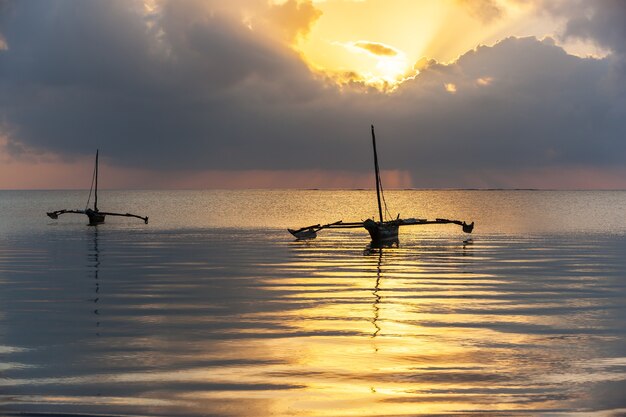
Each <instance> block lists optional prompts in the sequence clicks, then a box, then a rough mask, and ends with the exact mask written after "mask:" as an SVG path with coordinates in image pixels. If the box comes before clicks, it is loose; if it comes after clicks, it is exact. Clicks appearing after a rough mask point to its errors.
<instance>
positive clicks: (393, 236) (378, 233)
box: [287, 125, 474, 244]
mask: <svg viewBox="0 0 626 417" xmlns="http://www.w3.org/2000/svg"><path fill="white" fill-rule="evenodd" d="M372 146H373V148H374V171H375V174H376V198H377V200H378V216H379V221H375V220H373V219H367V220H365V221H361V222H347V223H344V222H343V221H341V220H340V221H337V222H334V223H328V224H323V225H322V224H315V225H312V226H306V227H302V228H300V229H297V230H294V229H287V230H288V231H289V233H291V234H292V235H294V236H295V237H296V239H300V240H305V239H314V238H316V237H317V232H319V231H320V230H323V229H357V228H365V230H367V231H368V232H369V234H370V237H371V238H372V243H374V244H383V243H385V242H393V241H397V240H398V229H399V228H400V226H417V225H425V224H458V225H459V226H461V228H462V229H463V231H464V232H465V233H472V231H473V230H474V222H471V223H469V224H468V223H466V222H465V221H463V222H462V221H460V220H449V219H440V218H438V219H435V220H427V219H415V218H409V219H401V218H400V215H399V214H398V217H397V218H395V219H391V220H385V218H384V216H383V207H382V202H381V197H382V201H383V202H384V201H385V197H384V195H383V186H382V182H381V180H380V170H379V168H378V155H377V153H376V134H375V133H374V126H373V125H372ZM385 212H386V213H388V210H387V204H386V203H385Z"/></svg>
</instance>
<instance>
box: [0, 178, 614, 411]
mask: <svg viewBox="0 0 626 417" xmlns="http://www.w3.org/2000/svg"><path fill="white" fill-rule="evenodd" d="M87 195H88V192H87V191H0V415H8V416H49V415H80V416H92V415H98V416H270V415H271V416H307V417H308V416H577V417H579V416H580V417H582V416H602V417H614V416H626V394H624V393H626V191H532V190H519V191H499V190H493V191H488V190H482V191H481V190H449V191H434V190H390V191H387V192H386V194H385V195H386V201H387V204H388V206H389V207H388V209H389V213H390V215H391V216H392V217H395V216H396V215H397V214H398V213H399V214H400V215H401V217H403V218H407V217H416V218H429V219H434V218H437V217H440V218H450V219H458V220H467V221H468V222H471V221H475V222H476V227H475V229H474V233H473V234H472V235H466V234H464V233H463V232H462V231H461V228H460V227H458V226H456V225H445V226H442V225H432V226H415V227H405V228H401V229H400V236H399V245H398V246H397V247H390V248H382V249H375V248H370V247H369V245H368V244H369V236H368V234H367V232H366V231H365V230H360V229H354V230H325V231H322V232H320V233H319V236H318V238H317V239H315V240H311V241H295V240H294V238H293V237H292V236H291V235H290V234H289V233H288V232H287V230H286V228H287V227H292V228H297V227H301V226H307V225H311V224H317V223H330V222H334V221H338V220H343V221H360V220H364V219H366V218H371V217H373V216H375V215H376V214H377V207H376V199H375V194H374V192H373V191H372V190H236V191H235V190H232V191H226V190H223V191H221V190H207V191H101V192H100V193H99V208H100V209H101V210H103V211H120V212H124V213H125V212H131V213H136V214H140V215H147V216H149V218H150V221H149V224H147V225H146V224H144V223H143V222H142V221H140V220H137V219H129V218H116V217H108V218H107V222H106V223H105V224H103V225H100V226H96V227H89V226H87V225H86V224H87V217H86V216H84V215H70V214H68V215H63V216H61V217H60V218H59V220H51V219H49V218H48V217H46V215H45V212H46V211H52V210H56V209H62V208H68V209H80V208H84V205H85V203H86V200H87Z"/></svg>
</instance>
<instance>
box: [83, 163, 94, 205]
mask: <svg viewBox="0 0 626 417" xmlns="http://www.w3.org/2000/svg"><path fill="white" fill-rule="evenodd" d="M95 181H96V165H94V167H93V175H92V176H91V187H90V188H89V197H88V198H87V205H86V206H85V210H87V209H88V208H89V202H90V201H91V193H92V192H93V184H94V182H95Z"/></svg>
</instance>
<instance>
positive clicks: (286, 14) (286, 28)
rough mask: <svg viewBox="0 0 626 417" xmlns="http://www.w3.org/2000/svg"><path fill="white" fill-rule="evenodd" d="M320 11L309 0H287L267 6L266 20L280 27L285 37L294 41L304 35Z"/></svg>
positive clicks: (320, 13)
mask: <svg viewBox="0 0 626 417" xmlns="http://www.w3.org/2000/svg"><path fill="white" fill-rule="evenodd" d="M321 15H322V12H321V11H320V10H319V9H317V8H316V7H315V6H314V5H313V3H312V2H311V1H300V0H288V1H286V2H284V3H281V4H273V5H270V6H269V10H268V12H267V14H266V18H267V21H268V22H269V23H270V24H272V25H277V26H278V27H280V28H282V31H283V33H284V34H285V36H286V38H287V39H288V40H290V41H292V42H293V41H295V40H297V39H298V37H305V36H306V35H308V33H309V32H310V30H311V26H312V25H313V24H314V23H315V22H316V21H317V19H319V18H320V16H321Z"/></svg>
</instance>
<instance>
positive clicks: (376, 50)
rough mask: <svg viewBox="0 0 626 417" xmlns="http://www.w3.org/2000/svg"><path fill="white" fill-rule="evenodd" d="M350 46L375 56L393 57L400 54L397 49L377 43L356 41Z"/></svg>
mask: <svg viewBox="0 0 626 417" xmlns="http://www.w3.org/2000/svg"><path fill="white" fill-rule="evenodd" d="M352 45H353V46H355V47H357V48H361V49H363V50H365V51H367V52H369V53H371V54H373V55H376V56H385V57H394V56H398V55H399V54H400V53H399V52H398V50H397V49H395V48H393V47H391V46H389V45H385V44H383V43H379V42H369V41H358V42H354V43H353V44H352Z"/></svg>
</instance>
